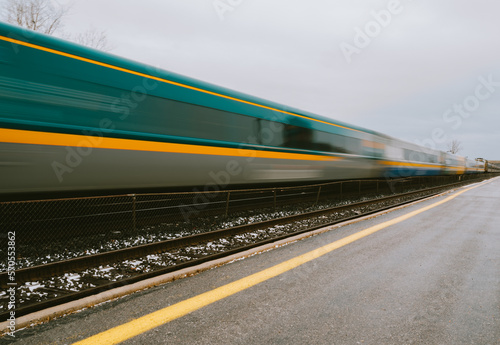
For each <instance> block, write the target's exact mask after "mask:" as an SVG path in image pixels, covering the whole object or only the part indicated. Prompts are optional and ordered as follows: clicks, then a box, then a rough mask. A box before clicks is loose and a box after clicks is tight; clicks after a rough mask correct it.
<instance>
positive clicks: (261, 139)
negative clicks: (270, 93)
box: [256, 119, 285, 146]
mask: <svg viewBox="0 0 500 345" xmlns="http://www.w3.org/2000/svg"><path fill="white" fill-rule="evenodd" d="M256 123H257V127H258V129H257V133H258V134H259V135H258V140H257V143H259V144H261V145H269V146H283V131H284V128H285V125H284V124H282V123H280V122H274V121H268V120H262V119H256Z"/></svg>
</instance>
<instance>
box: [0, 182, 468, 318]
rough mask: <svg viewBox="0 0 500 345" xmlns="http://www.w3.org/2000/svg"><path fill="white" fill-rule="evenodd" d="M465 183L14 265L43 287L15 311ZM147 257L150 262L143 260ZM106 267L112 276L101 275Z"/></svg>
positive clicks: (21, 282)
mask: <svg viewBox="0 0 500 345" xmlns="http://www.w3.org/2000/svg"><path fill="white" fill-rule="evenodd" d="M466 183H468V181H466V182H458V183H453V184H448V185H445V186H437V187H432V188H426V189H423V190H417V191H412V192H407V193H402V194H397V195H391V196H387V197H383V198H377V199H373V200H367V201H362V202H356V203H350V204H346V205H340V206H335V207H328V208H323V209H318V210H315V211H311V212H307V213H302V214H295V215H288V216H284V217H280V218H276V219H270V220H265V221H258V222H255V223H250V224H245V225H240V226H234V227H231V228H227V229H220V230H216V231H209V232H203V233H198V234H194V235H190V236H183V237H180V238H174V239H169V240H164V241H160V242H155V243H150V244H145V245H139V246H134V247H130V248H123V249H119V250H113V251H108V252H104V253H98V254H94V255H87V256H83V257H79V258H73V259H69V260H63V261H59V262H52V263H47V264H43V265H37V266H33V267H26V268H23V269H19V270H17V271H16V284H17V285H18V286H24V288H25V290H27V291H28V290H29V291H33V290H36V287H37V286H43V288H42V289H41V290H42V291H43V296H39V297H36V298H34V299H31V300H30V301H28V302H29V303H24V304H23V305H20V306H18V307H17V308H16V315H18V316H21V315H26V314H29V313H31V312H34V311H38V310H42V309H45V308H49V307H52V306H55V305H59V304H62V303H66V302H69V301H73V300H76V299H80V298H83V297H86V296H90V295H93V294H96V293H99V292H102V291H106V290H109V289H112V288H115V287H118V286H123V285H127V284H132V283H135V282H137V281H140V280H144V279H147V278H151V277H154V276H158V275H162V274H165V273H169V272H173V271H176V270H180V269H183V268H186V267H190V266H195V265H198V264H200V263H203V262H207V261H211V260H215V259H218V258H221V257H224V256H228V255H231V254H234V253H238V252H241V251H245V250H248V249H251V248H255V247H258V246H261V245H263V244H267V243H271V242H274V241H278V240H281V239H285V238H287V237H291V236H295V235H297V234H301V233H305V232H309V231H313V230H315V229H318V228H321V227H325V226H329V225H334V224H337V223H339V222H343V221H346V220H351V219H355V218H359V217H362V216H366V215H369V214H372V213H376V212H380V211H382V210H387V209H390V208H393V207H396V206H399V205H404V204H407V203H411V202H414V201H416V200H420V199H423V198H427V197H430V196H433V195H436V194H439V193H441V192H443V191H444V190H447V189H450V188H456V187H458V186H461V185H464V184H466ZM318 195H319V194H318ZM172 253H175V258H174V259H172V256H173V254H172ZM131 260H135V263H139V264H137V265H136V266H132V267H136V268H135V269H130V265H128V268H125V269H124V268H123V267H122V268H120V263H123V262H127V263H128V264H130V262H131ZM148 260H149V261H152V262H153V263H151V262H149V263H146V264H144V262H148ZM110 271H114V272H115V273H117V274H115V275H111V274H101V273H102V272H110ZM97 273H99V274H97ZM97 276H98V277H97ZM57 277H67V278H69V280H71V277H73V280H75V277H77V278H78V280H85V281H86V282H87V283H85V284H82V285H81V286H80V287H76V286H72V288H71V289H67V288H66V289H65V288H62V289H61V288H58V287H49V286H46V285H50V284H47V283H46V282H47V281H50V280H54V279H58V278H57ZM96 277H97V278H96ZM7 279H8V276H7V273H6V272H2V273H0V285H1V286H2V287H6V286H7ZM61 279H62V278H61ZM73 285H74V284H73ZM34 287H35V288H34ZM34 295H36V294H34ZM6 316H8V315H7V312H3V313H0V317H6Z"/></svg>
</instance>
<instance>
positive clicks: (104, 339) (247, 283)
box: [75, 184, 482, 345]
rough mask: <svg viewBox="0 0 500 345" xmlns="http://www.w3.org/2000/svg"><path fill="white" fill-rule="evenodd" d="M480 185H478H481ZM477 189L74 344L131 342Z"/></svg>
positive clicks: (452, 196) (450, 197)
mask: <svg viewBox="0 0 500 345" xmlns="http://www.w3.org/2000/svg"><path fill="white" fill-rule="evenodd" d="M481 185H482V184H481ZM476 187H478V186H474V187H470V188H467V189H465V190H463V191H460V192H458V193H456V194H454V195H451V196H449V197H447V198H446V199H443V200H441V201H438V202H436V203H434V204H432V205H429V206H426V207H422V208H421V209H419V210H416V211H413V212H410V213H408V214H406V215H404V216H400V217H398V218H395V219H392V220H389V221H387V222H384V223H381V224H378V225H375V226H372V227H370V228H368V229H365V230H362V231H360V232H357V233H355V234H352V235H350V236H347V237H344V238H343V239H340V240H338V241H335V242H332V243H330V244H327V245H326V246H323V247H320V248H318V249H315V250H313V251H310V252H308V253H306V254H303V255H300V256H297V257H295V258H293V259H290V260H288V261H285V262H282V263H281V264H278V265H276V266H273V267H271V268H268V269H265V270H263V271H260V272H258V273H255V274H252V275H250V276H248V277H245V278H242V279H240V280H237V281H235V282H232V283H229V284H227V285H224V286H221V287H219V288H217V289H214V290H211V291H208V292H205V293H203V294H201V295H198V296H195V297H192V298H189V299H187V300H185V301H182V302H179V303H176V304H174V305H171V306H169V307H166V308H163V309H160V310H158V311H156V312H153V313H151V314H148V315H145V316H143V317H140V318H138V319H135V320H133V321H130V322H127V323H125V324H123V325H120V326H117V327H114V328H111V329H109V330H107V331H104V332H102V333H99V334H96V335H94V336H92V337H90V338H87V339H84V340H82V341H79V342H77V343H75V344H76V345H86V344H89V345H90V344H118V343H120V342H122V341H125V340H127V339H130V338H133V337H135V336H137V335H139V334H142V333H145V332H147V331H149V330H151V329H153V328H156V327H158V326H161V325H163V324H166V323H168V322H170V321H172V320H175V319H178V318H180V317H182V316H184V315H186V314H189V313H191V312H193V311H196V310H198V309H201V308H203V307H205V306H207V305H209V304H212V303H214V302H217V301H220V300H222V299H224V298H226V297H229V296H232V295H234V294H236V293H238V292H240V291H243V290H246V289H248V288H250V287H252V286H255V285H257V284H260V283H262V282H264V281H266V280H268V279H271V278H274V277H276V276H278V275H280V274H283V273H285V272H287V271H290V270H292V269H294V268H296V267H298V266H300V265H303V264H305V263H307V262H309V261H312V260H314V259H317V258H319V257H320V256H323V255H325V254H328V253H330V252H332V251H334V250H335V249H338V248H341V247H343V246H345V245H348V244H350V243H353V242H355V241H357V240H359V239H362V238H364V237H366V236H369V235H371V234H374V233H375V232H377V231H379V230H382V229H385V228H387V227H389V226H391V225H395V224H398V223H401V222H403V221H405V220H407V219H410V218H412V217H414V216H416V215H418V214H420V213H423V212H425V211H428V210H430V209H432V208H434V207H437V206H439V205H442V204H444V203H446V202H448V201H450V200H452V199H454V198H456V197H457V196H459V195H461V194H463V193H465V192H467V191H469V190H471V189H473V188H476Z"/></svg>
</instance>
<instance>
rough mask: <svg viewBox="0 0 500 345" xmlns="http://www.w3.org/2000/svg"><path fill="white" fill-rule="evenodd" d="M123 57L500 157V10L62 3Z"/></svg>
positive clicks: (239, 2) (355, 1)
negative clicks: (101, 32)
mask: <svg viewBox="0 0 500 345" xmlns="http://www.w3.org/2000/svg"><path fill="white" fill-rule="evenodd" d="M53 1H54V2H58V3H61V4H68V3H72V7H71V11H70V14H69V15H68V16H67V17H66V20H65V26H64V30H65V31H66V32H68V33H77V32H81V31H85V30H86V29H88V28H89V27H93V28H95V29H99V30H101V29H102V30H106V32H107V36H108V39H109V41H110V43H111V45H112V46H113V47H114V49H113V50H112V51H111V52H112V53H113V54H116V55H120V56H124V57H127V58H130V59H133V60H137V61H141V62H145V63H148V64H151V65H154V66H158V67H161V68H163V69H166V70H170V71H172V72H176V73H180V74H183V75H186V76H190V77H193V78H196V79H201V80H204V81H207V82H210V83H213V84H217V85H221V86H225V87H228V88H231V89H234V90H238V91H241V92H245V93H248V94H251V95H255V96H259V97H262V98H265V99H269V100H272V101H276V102H279V103H284V104H286V105H289V106H293V107H296V108H299V109H303V110H308V111H311V112H313V113H316V114H319V115H323V116H326V117H330V118H332V119H337V120H341V121H345V122H348V123H351V124H355V125H358V126H362V127H365V128H369V129H373V130H377V131H380V132H382V133H385V134H388V135H391V136H394V137H397V138H401V139H404V140H407V141H410V142H416V143H425V144H427V146H435V147H436V148H439V149H446V144H447V143H448V142H450V141H451V140H452V139H457V140H459V141H461V143H462V146H463V150H462V151H461V152H460V154H461V155H464V156H469V157H471V158H473V157H485V158H488V159H500V152H499V149H500V38H499V34H500V18H499V17H500V2H499V1H498V0H475V1H470V0H439V1H436V0H418V1H417V0H415V1H411V0H400V1H398V0H388V1H375V0H372V1H369V0H335V1H332V0H307V1H306V0H189V1H188V0H142V1H137V0H73V1H67V0H53Z"/></svg>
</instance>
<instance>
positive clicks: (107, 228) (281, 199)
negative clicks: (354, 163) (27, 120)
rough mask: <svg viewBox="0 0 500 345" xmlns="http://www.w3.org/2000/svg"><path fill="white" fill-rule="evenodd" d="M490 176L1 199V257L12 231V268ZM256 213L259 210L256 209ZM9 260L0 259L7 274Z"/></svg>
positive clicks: (4, 255)
mask: <svg viewBox="0 0 500 345" xmlns="http://www.w3.org/2000/svg"><path fill="white" fill-rule="evenodd" d="M491 176H492V174H481V175H456V176H436V177H415V178H402V179H381V180H357V181H338V182H332V183H325V184H317V185H310V186H297V187H283V188H267V189H259V190H250V189H247V190H229V191H209V192H193V193H168V194H167V193H162V194H128V195H116V196H105V197H85V198H68V199H55V200H36V201H14V202H0V229H1V236H0V242H1V246H0V256H1V257H2V258H4V257H6V256H7V255H6V254H7V253H6V251H7V246H8V245H7V241H8V236H7V234H8V233H9V232H15V238H16V258H17V261H16V266H17V268H21V267H26V266H31V265H35V264H43V263H47V262H53V261H58V260H63V259H68V258H71V257H77V256H82V255H89V254H93V253H96V252H102V251H109V250H114V249H119V248H123V247H129V246H134V245H140V244H144V243H150V242H154V241H160V240H164V239H170V238H173V237H179V236H185V235H189V234H192V233H197V232H204V231H211V230H215V228H214V227H218V226H220V224H221V221H223V220H224V219H228V218H238V216H239V215H241V214H243V213H246V214H248V212H250V213H251V212H255V213H256V214H257V213H258V212H276V211H279V210H281V209H284V208H287V207H288V208H289V207H296V208H306V207H310V206H312V205H316V204H319V203H323V202H326V201H328V202H331V203H341V202H344V203H347V202H353V201H357V200H359V199H369V198H375V197H378V196H382V195H390V194H395V193H400V192H403V191H411V190H417V189H423V188H428V187H433V186H437V185H441V184H448V183H454V182H459V181H466V180H467V181H468V180H473V179H485V178H489V177H491ZM257 209H258V210H257ZM5 270H6V260H3V261H2V262H0V272H5Z"/></svg>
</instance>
